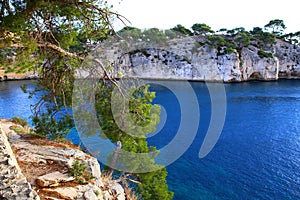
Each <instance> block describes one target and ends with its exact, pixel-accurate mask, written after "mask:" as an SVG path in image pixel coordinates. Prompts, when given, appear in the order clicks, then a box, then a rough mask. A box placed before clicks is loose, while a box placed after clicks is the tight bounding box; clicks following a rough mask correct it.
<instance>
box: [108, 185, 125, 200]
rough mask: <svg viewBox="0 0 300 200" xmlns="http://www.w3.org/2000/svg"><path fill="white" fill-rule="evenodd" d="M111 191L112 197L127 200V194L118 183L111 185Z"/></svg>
mask: <svg viewBox="0 0 300 200" xmlns="http://www.w3.org/2000/svg"><path fill="white" fill-rule="evenodd" d="M108 188H109V190H110V191H111V193H112V195H113V196H114V197H116V198H117V199H118V200H125V199H126V198H125V193H124V189H123V187H122V186H121V185H120V184H118V183H114V182H113V183H111V184H109V186H108Z"/></svg>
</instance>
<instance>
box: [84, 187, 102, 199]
mask: <svg viewBox="0 0 300 200" xmlns="http://www.w3.org/2000/svg"><path fill="white" fill-rule="evenodd" d="M99 194H100V193H99ZM99 194H98V196H99ZM83 197H84V199H85V200H98V197H97V195H96V194H95V191H93V190H92V189H90V190H88V191H86V192H85V193H84V195H83Z"/></svg>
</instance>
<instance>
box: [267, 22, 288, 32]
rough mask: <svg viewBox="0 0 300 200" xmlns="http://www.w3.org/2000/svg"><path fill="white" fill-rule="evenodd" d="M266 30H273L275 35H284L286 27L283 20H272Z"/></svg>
mask: <svg viewBox="0 0 300 200" xmlns="http://www.w3.org/2000/svg"><path fill="white" fill-rule="evenodd" d="M265 29H266V30H270V29H271V30H272V33H273V34H275V35H282V34H283V32H284V30H285V29H286V26H285V24H284V22H283V20H281V19H274V20H271V21H270V22H269V23H268V24H266V25H265Z"/></svg>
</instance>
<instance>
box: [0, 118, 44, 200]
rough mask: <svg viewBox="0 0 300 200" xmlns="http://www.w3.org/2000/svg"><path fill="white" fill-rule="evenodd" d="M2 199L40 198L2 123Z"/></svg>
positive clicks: (0, 140) (0, 134)
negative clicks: (9, 141)
mask: <svg viewBox="0 0 300 200" xmlns="http://www.w3.org/2000/svg"><path fill="white" fill-rule="evenodd" d="M0 171H1V174H0V180H1V181H0V199H7V200H13V199H16V200H22V199H36V200H38V199H40V198H39V196H38V195H37V193H36V192H35V191H34V190H33V189H32V188H31V185H30V184H29V183H28V181H27V179H26V177H25V176H24V175H23V174H22V171H21V169H20V167H19V165H18V163H17V160H16V158H15V156H14V154H13V151H12V149H11V147H10V144H9V143H8V139H7V136H6V134H5V132H4V131H3V129H2V126H1V124H0Z"/></svg>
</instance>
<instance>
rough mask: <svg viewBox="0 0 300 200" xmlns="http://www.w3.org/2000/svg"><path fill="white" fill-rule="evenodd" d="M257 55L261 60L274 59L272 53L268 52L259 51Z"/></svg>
mask: <svg viewBox="0 0 300 200" xmlns="http://www.w3.org/2000/svg"><path fill="white" fill-rule="evenodd" d="M257 54H258V55H259V57H261V58H273V54H272V53H268V52H265V51H262V50H258V52H257Z"/></svg>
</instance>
